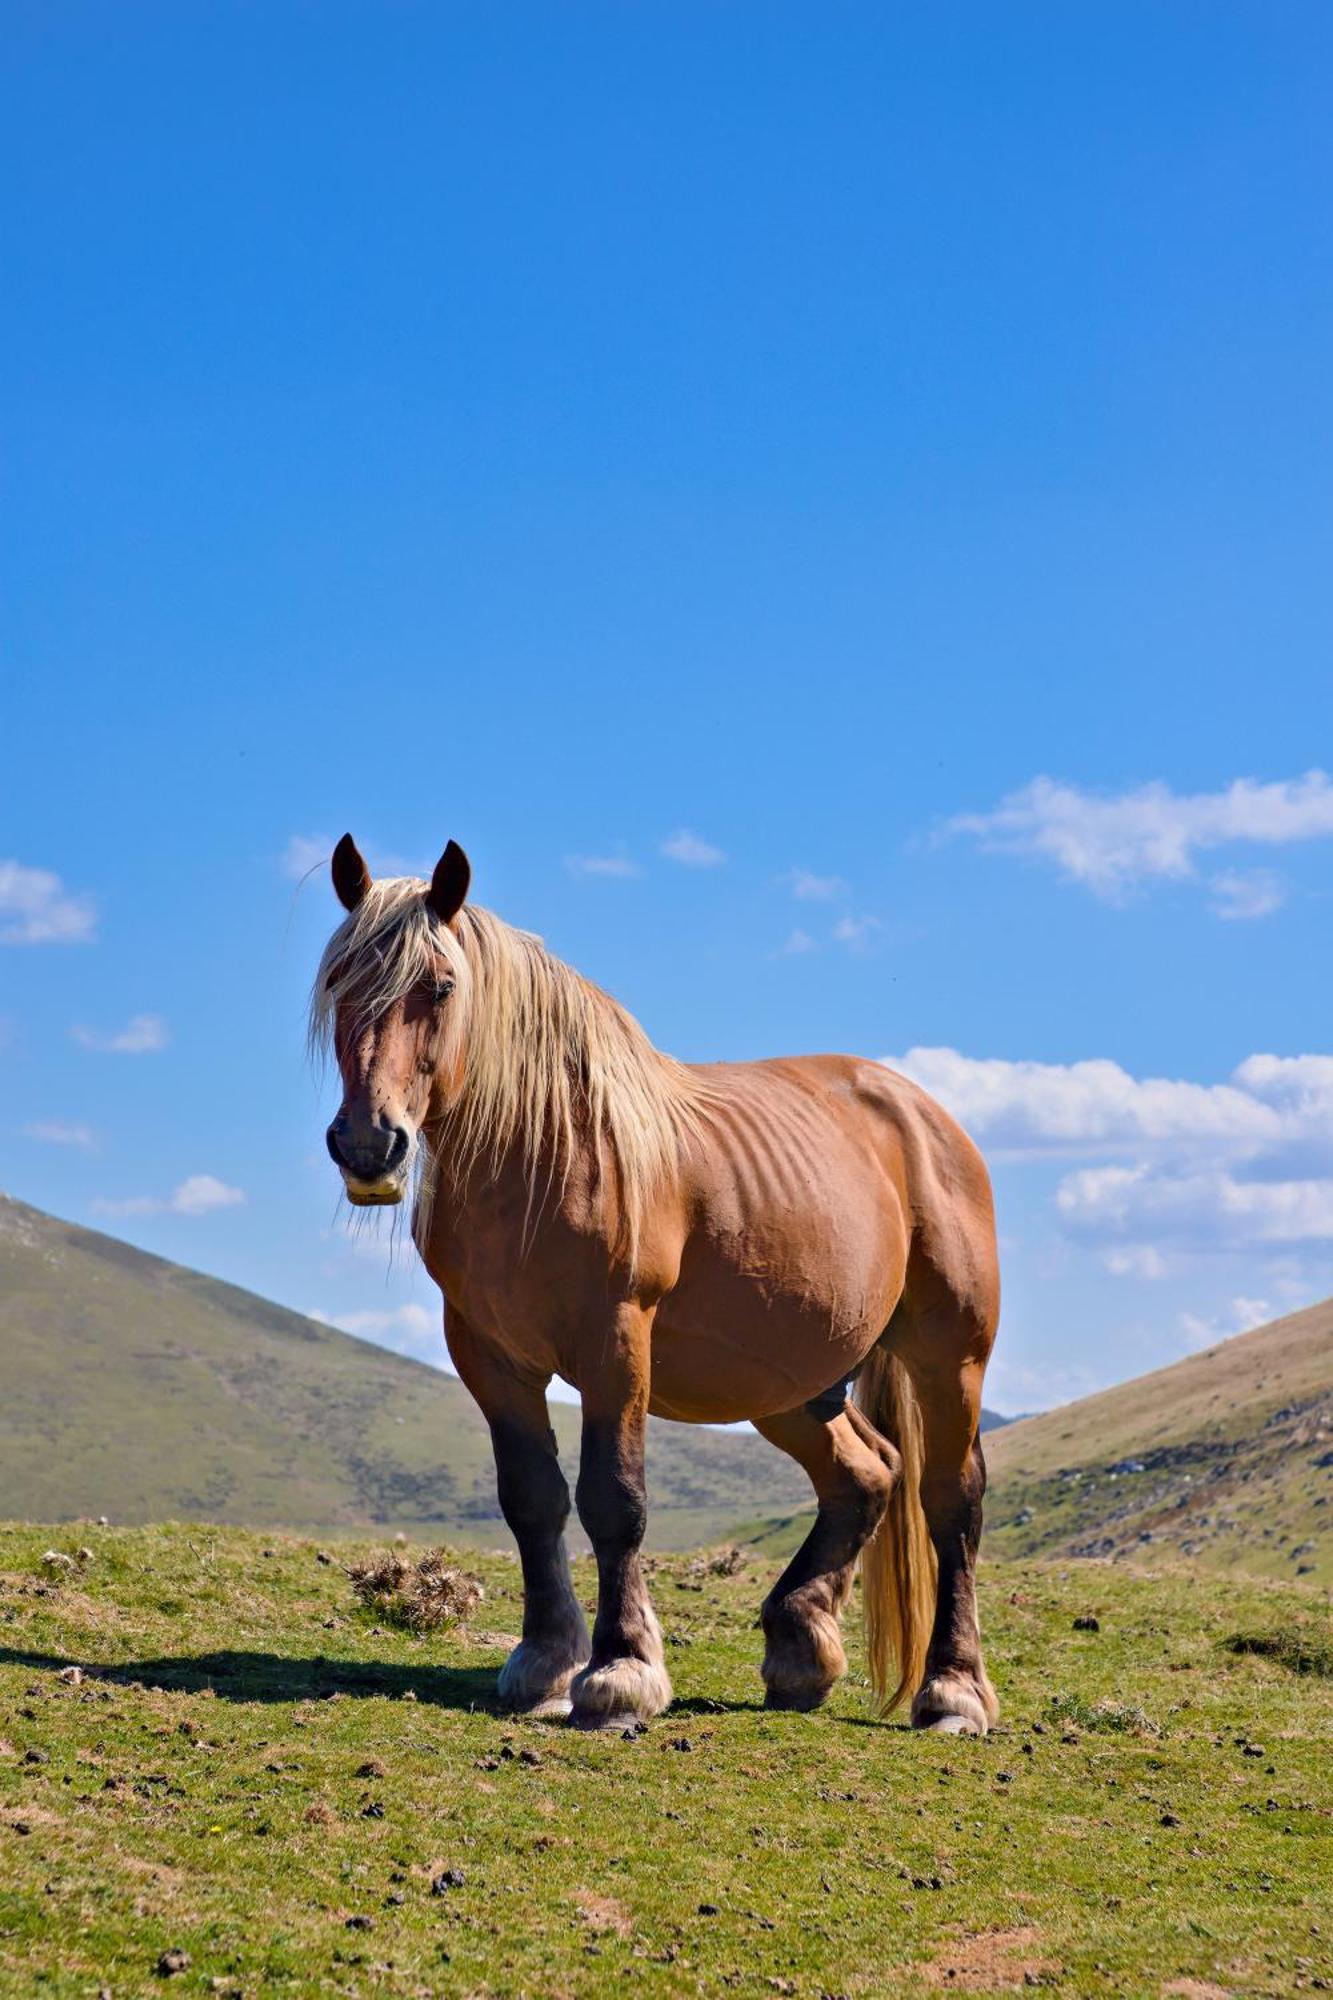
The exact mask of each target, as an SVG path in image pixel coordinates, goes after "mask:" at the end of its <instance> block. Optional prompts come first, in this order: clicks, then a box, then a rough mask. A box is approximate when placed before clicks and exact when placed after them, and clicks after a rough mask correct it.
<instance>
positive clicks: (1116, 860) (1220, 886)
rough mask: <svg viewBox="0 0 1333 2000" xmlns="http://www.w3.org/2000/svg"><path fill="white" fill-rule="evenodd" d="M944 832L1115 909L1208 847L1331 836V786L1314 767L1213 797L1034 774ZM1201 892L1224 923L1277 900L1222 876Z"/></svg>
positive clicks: (1271, 890) (1251, 882)
mask: <svg viewBox="0 0 1333 2000" xmlns="http://www.w3.org/2000/svg"><path fill="white" fill-rule="evenodd" d="M944 832H945V833H946V834H963V835H969V836H971V837H972V838H973V839H975V840H977V841H979V842H980V843H981V844H982V846H983V847H986V848H989V849H991V850H993V851H996V852H1000V853H1012V854H1025V855H1032V856H1035V857H1036V858H1038V859H1040V860H1044V861H1049V862H1051V863H1052V864H1053V865H1054V867H1055V868H1056V869H1057V870H1058V872H1059V873H1060V874H1061V875H1063V876H1064V877H1065V879H1066V880H1067V881H1071V882H1078V883H1080V884H1082V886H1083V887H1084V888H1087V889H1089V890H1091V891H1092V893H1093V894H1094V895H1097V896H1100V897H1101V898H1102V899H1103V900H1104V901H1106V902H1110V903H1118V902H1123V901H1124V900H1125V899H1126V897H1127V896H1128V895H1129V894H1130V893H1131V892H1132V891H1133V890H1134V889H1135V888H1137V887H1139V886H1140V885H1142V884H1144V883H1148V882H1153V881H1177V882H1180V881H1189V880H1193V879H1197V878H1198V866H1197V863H1198V857H1199V855H1201V854H1203V853H1206V852H1210V851H1212V850H1215V849H1217V848H1221V847H1230V846H1243V845H1251V846H1263V847H1283V846H1289V845H1292V844H1295V843H1297V842H1301V841H1309V840H1327V839H1330V838H1333V780H1330V779H1329V777H1328V775H1327V773H1326V772H1324V771H1318V770H1316V771H1308V772H1307V773H1306V774H1305V775H1304V776H1303V777H1300V778H1284V779H1279V780H1277V781H1275V782H1273V783H1269V784H1260V783H1258V782H1257V781H1256V780H1255V779H1253V778H1237V779H1236V780H1235V781H1234V782H1233V783H1232V784H1230V785H1227V786H1226V787H1224V788H1223V789H1222V790H1220V791H1216V792H1189V793H1182V792H1174V791H1172V790H1171V788H1170V786H1169V785H1165V784H1161V783H1156V784H1149V785H1141V786H1139V787H1137V788H1136V789H1135V790H1132V791H1127V792H1120V793H1113V794H1110V795H1100V794H1097V793H1094V792H1088V791H1084V790H1082V789H1081V788H1080V787H1079V786H1077V785H1070V784H1063V783H1060V782H1059V781H1058V780H1056V779H1053V778H1035V779H1033V781H1032V783H1031V784H1029V785H1025V786H1024V787H1023V788H1022V789H1021V790H1019V791H1016V792H1011V793H1010V794H1009V795H1008V797H1007V798H1004V799H1002V800H1001V801H1000V803H999V805H998V806H997V807H995V809H994V810H993V811H991V812H986V813H960V814H959V815H957V817H955V818H954V819H951V820H949V821H948V822H947V824H946V825H945V828H944ZM1208 886H1209V887H1210V888H1211V890H1212V893H1213V897H1214V907H1215V908H1216V910H1217V912H1218V914H1219V915H1221V916H1226V917H1232V918H1237V917H1239V918H1252V917H1257V916H1266V915H1267V914H1269V912H1270V911H1272V910H1274V909H1276V908H1277V907H1278V905H1279V904H1280V902H1281V900H1282V892H1281V885H1280V884H1279V883H1278V882H1277V881H1276V879H1275V878H1274V877H1272V876H1268V877H1266V878H1262V879H1261V878H1259V877H1256V876H1254V875H1249V876H1245V875H1241V874H1235V873H1232V874H1223V875H1220V876H1218V877H1216V878H1215V879H1214V881H1213V882H1212V883H1211V884H1209V885H1208Z"/></svg>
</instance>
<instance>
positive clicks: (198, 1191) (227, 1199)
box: [92, 1174, 245, 1216]
mask: <svg viewBox="0 0 1333 2000" xmlns="http://www.w3.org/2000/svg"><path fill="white" fill-rule="evenodd" d="M244 1200H245V1191H244V1189H243V1188H236V1187H228V1185H227V1183H226V1182H225V1181H220V1180H218V1179H217V1177H216V1176H215V1175H214V1174H190V1175H189V1176H188V1177H187V1178H186V1179H185V1180H183V1181H182V1182H181V1183H180V1185H179V1187H176V1188H173V1189H172V1191H171V1193H170V1194H169V1195H166V1196H165V1197H163V1196H159V1195H151V1194H135V1195H127V1196H125V1197H124V1198H123V1199H120V1200H108V1199H106V1198H104V1197H101V1196H99V1197H98V1198H97V1199H96V1200H95V1201H94V1202H93V1204H92V1207H93V1212H94V1214H96V1215H190V1216H195V1215H211V1214H212V1213H213V1211H214V1210H215V1209H219V1208H236V1207H238V1206H239V1205H240V1204H241V1203H242V1202H243V1201H244Z"/></svg>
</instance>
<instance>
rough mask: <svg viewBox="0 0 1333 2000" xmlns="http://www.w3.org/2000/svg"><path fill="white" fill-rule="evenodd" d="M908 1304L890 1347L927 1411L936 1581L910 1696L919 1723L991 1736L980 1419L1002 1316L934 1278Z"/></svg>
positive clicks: (928, 1503) (924, 1487)
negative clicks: (981, 1617)
mask: <svg viewBox="0 0 1333 2000" xmlns="http://www.w3.org/2000/svg"><path fill="white" fill-rule="evenodd" d="M924 1289H926V1291H927V1299H926V1301H924V1302H923V1301H921V1300H920V1299H919V1298H916V1299H914V1300H913V1301H912V1302H911V1303H910V1304H909V1303H907V1302H906V1301H904V1303H903V1305H902V1306H900V1307H899V1310H898V1312H897V1313H896V1314H895V1316H894V1319H893V1322H892V1324H891V1325H890V1328H889V1333H888V1342H887V1344H888V1345H889V1347H890V1348H891V1350H892V1352H893V1353H894V1354H896V1355H897V1356H898V1357H899V1359H900V1360H901V1361H902V1362H903V1363H904V1365H905V1366H906V1368H907V1372H908V1374H909V1376H910V1378H911V1381H912V1386H913V1389H914V1390H915V1392H916V1400H917V1405H918V1408H919V1410H920V1413H921V1505H922V1508H923V1510H924V1512H925V1517H926V1526H927V1528H928V1530H929V1532H930V1539H931V1542H932V1543H933V1545H934V1549H935V1557H936V1564H937V1569H938V1579H937V1585H936V1596H935V1617H934V1623H933V1626H932V1629H931V1635H930V1643H929V1647H928V1649H927V1652H926V1664H925V1674H924V1677H923V1679H922V1682H921V1685H920V1687H919V1688H918V1689H917V1691H916V1694H915V1696H914V1698H913V1701H912V1722H913V1724H914V1726H915V1727H916V1728H918V1729H937V1730H944V1731H953V1732H957V1731H963V1732H975V1733H978V1734H984V1733H985V1731H986V1729H987V1728H988V1727H989V1725H990V1724H991V1723H992V1722H994V1721H995V1718H996V1716H997V1715H998V1713H999V1703H998V1702H997V1701H996V1699H995V1691H994V1689H993V1688H992V1687H991V1684H990V1680H989V1677H988V1676H987V1673H986V1666H985V1662H984V1660H983V1659H982V1654H981V1629H980V1626H979V1624H978V1620H977V1594H976V1564H977V1549H978V1546H979V1544H980V1541H981V1503H982V1496H983V1495H984V1493H985V1491H986V1461H985V1458H984V1456H983V1454H982V1449H981V1438H980V1435H979V1431H978V1425H979V1422H980V1418H981V1383H982V1377H983V1375H984V1373H985V1367H986V1360H987V1357H988V1355H989V1353H990V1349H991V1344H992V1341H993V1340H994V1325H995V1315H994V1313H993V1311H991V1310H989V1309H987V1308H986V1307H984V1306H979V1305H978V1304H977V1303H976V1302H974V1301H972V1300H967V1301H964V1300H962V1299H960V1298H959V1297H958V1296H957V1295H956V1294H955V1293H954V1292H952V1290H951V1289H950V1288H949V1287H947V1286H945V1285H944V1284H943V1281H942V1280H941V1281H937V1283H935V1284H931V1285H930V1286H929V1287H928V1288H924Z"/></svg>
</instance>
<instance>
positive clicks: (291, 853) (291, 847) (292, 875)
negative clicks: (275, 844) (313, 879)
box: [281, 833, 334, 882]
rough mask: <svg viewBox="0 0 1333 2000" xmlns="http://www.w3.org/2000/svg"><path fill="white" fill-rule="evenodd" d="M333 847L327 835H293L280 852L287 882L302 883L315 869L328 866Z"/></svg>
mask: <svg viewBox="0 0 1333 2000" xmlns="http://www.w3.org/2000/svg"><path fill="white" fill-rule="evenodd" d="M333 845H334V843H333V841H332V840H331V839H330V838H329V836H328V834H327V833H294V834H293V835H292V837H291V839H290V840H289V841H288V842H287V845H286V847H285V848H284V849H283V851H282V862H281V867H282V872H283V874H284V875H285V876H286V877H287V878H288V880H289V881H292V882H303V881H304V880H305V878H306V876H307V875H309V874H311V873H312V872H313V871H314V870H315V869H316V868H320V867H326V866H327V865H328V863H329V861H330V859H331V858H332V855H333Z"/></svg>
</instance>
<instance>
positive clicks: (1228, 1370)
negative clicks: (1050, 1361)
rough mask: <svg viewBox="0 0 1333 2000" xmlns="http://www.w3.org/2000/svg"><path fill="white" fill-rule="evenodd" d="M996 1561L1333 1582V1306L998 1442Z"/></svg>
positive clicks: (993, 1520) (990, 1536)
mask: <svg viewBox="0 0 1333 2000" xmlns="http://www.w3.org/2000/svg"><path fill="white" fill-rule="evenodd" d="M986 1456H987V1460H988V1464H989V1467H990V1475H991V1485H990V1494H989V1497H988V1500H987V1508H986V1511H987V1549H988V1551H989V1552H990V1553H991V1554H994V1555H1009V1556H1016V1555H1022V1556H1032V1555H1043V1556H1101V1557H1108V1556H1109V1557H1132V1559H1133V1560H1134V1561H1135V1562H1136V1563H1140V1564H1145V1565H1154V1564H1158V1563H1162V1562H1182V1561H1183V1562H1188V1563H1193V1564H1198V1565H1200V1566H1202V1567H1204V1568H1207V1569H1210V1570H1217V1569H1227V1570H1242V1571H1244V1572H1246V1573H1247V1574H1249V1575H1252V1576H1267V1577H1293V1578H1294V1577H1299V1578H1302V1579H1305V1580H1307V1581H1309V1582H1311V1583H1323V1584H1328V1583H1333V1532H1330V1530H1331V1529H1333V1521H1331V1520H1330V1515H1333V1299H1329V1300H1325V1301H1324V1303H1323V1304H1322V1305H1317V1306H1311V1307H1309V1308H1308V1309H1307V1310H1306V1311H1304V1312H1298V1313H1292V1314H1290V1315H1289V1316H1288V1317H1287V1318H1285V1319H1280V1320H1274V1321H1273V1322H1272V1323H1271V1324H1270V1325H1268V1326H1261V1327H1259V1328H1257V1329H1256V1330H1255V1331H1254V1332H1253V1333H1244V1334H1239V1335H1237V1337H1236V1338H1235V1339H1234V1340H1224V1341H1222V1342H1220V1343H1219V1344H1218V1345H1217V1346H1216V1347H1210V1348H1208V1349H1207V1350H1206V1351H1205V1352H1203V1353H1201V1354H1192V1355H1190V1356H1189V1358H1188V1359H1187V1360H1184V1361H1178V1362H1176V1363H1175V1364H1174V1366H1172V1367H1170V1368H1163V1369H1160V1370H1158V1371H1157V1373H1155V1374H1152V1375H1143V1376H1140V1377H1139V1378H1138V1380H1137V1381H1133V1382H1125V1383H1122V1384H1121V1385H1120V1387H1118V1388H1115V1389H1107V1390H1104V1391H1103V1392H1102V1393H1101V1394H1100V1395H1096V1396H1088V1397H1086V1398H1084V1400H1083V1401H1081V1402H1078V1403H1070V1404H1068V1405H1067V1406H1066V1407H1065V1408H1064V1409H1059V1410H1052V1411H1050V1412H1049V1413H1047V1414H1046V1415H1044V1416H1039V1417H1025V1418H1024V1419H1023V1420H1022V1422H1021V1423H1016V1424H1010V1425H1008V1426H1007V1427H1006V1428H1005V1429H1004V1430H1003V1431H1000V1432H998V1433H996V1435H995V1436H993V1437H991V1438H989V1439H988V1440H987V1453H986Z"/></svg>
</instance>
